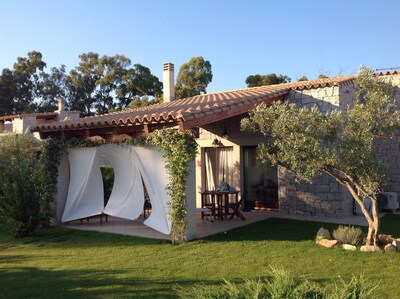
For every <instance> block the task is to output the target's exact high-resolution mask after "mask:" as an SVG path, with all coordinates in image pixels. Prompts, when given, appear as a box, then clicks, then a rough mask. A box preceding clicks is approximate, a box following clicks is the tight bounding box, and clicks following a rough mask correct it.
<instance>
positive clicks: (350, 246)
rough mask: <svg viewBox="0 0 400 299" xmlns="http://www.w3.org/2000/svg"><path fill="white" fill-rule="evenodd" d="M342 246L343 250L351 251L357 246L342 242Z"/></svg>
mask: <svg viewBox="0 0 400 299" xmlns="http://www.w3.org/2000/svg"><path fill="white" fill-rule="evenodd" d="M342 247H343V249H344V250H351V251H356V250H357V247H356V246H354V245H350V244H342Z"/></svg>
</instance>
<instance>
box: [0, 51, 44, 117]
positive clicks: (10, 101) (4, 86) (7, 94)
mask: <svg viewBox="0 0 400 299" xmlns="http://www.w3.org/2000/svg"><path fill="white" fill-rule="evenodd" d="M27 56H28V57H18V58H17V62H16V63H14V66H13V69H12V70H10V69H3V71H2V74H1V76H0V103H1V105H0V115H4V114H5V115H10V114H18V113H22V112H33V111H35V109H36V103H35V102H34V100H35V99H36V97H38V96H39V94H40V89H41V75H42V73H43V69H44V68H45V67H46V63H45V62H44V61H43V60H42V54H41V53H40V52H37V51H32V52H28V55H27Z"/></svg>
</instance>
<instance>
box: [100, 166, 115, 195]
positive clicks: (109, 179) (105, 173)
mask: <svg viewBox="0 0 400 299" xmlns="http://www.w3.org/2000/svg"><path fill="white" fill-rule="evenodd" d="M100 171H101V176H102V178H103V187H104V200H105V201H108V199H109V198H110V195H111V192H112V188H113V186H114V169H113V168H112V167H110V166H108V165H101V166H100Z"/></svg>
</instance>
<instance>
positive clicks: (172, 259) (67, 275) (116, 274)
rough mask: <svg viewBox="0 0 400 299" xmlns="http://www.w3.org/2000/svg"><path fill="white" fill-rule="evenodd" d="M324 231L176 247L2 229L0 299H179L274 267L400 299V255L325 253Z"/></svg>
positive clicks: (233, 233)
mask: <svg viewBox="0 0 400 299" xmlns="http://www.w3.org/2000/svg"><path fill="white" fill-rule="evenodd" d="M387 220H389V221H387ZM321 225H324V226H325V227H326V228H328V229H330V230H332V229H334V228H335V227H337V225H336V224H327V223H320V222H312V221H298V220H291V219H279V218H270V219H267V220H264V221H260V222H257V223H252V224H247V225H245V226H243V227H240V228H236V229H233V230H230V231H228V232H227V233H226V234H224V233H221V234H217V235H214V236H211V237H208V238H204V239H201V240H195V241H192V242H188V243H185V244H183V245H180V246H178V247H176V246H170V245H169V242H168V241H166V240H156V239H147V238H139V237H133V236H126V235H118V234H109V233H100V232H94V231H83V230H77V229H67V228H63V227H55V228H53V227H52V228H50V229H46V230H37V231H36V232H35V234H34V235H33V236H31V237H27V238H24V239H15V238H12V237H10V236H9V235H8V234H6V233H4V232H3V231H2V230H1V229H0V260H1V273H2V276H1V278H2V279H0V289H1V290H2V298H41V299H48V298H51V299H53V298H70V297H71V296H73V298H76V299H79V298H143V297H145V298H177V295H176V293H175V291H174V289H173V288H174V287H176V285H181V286H182V287H183V288H187V289H189V288H191V287H194V286H196V285H198V284H203V285H204V284H205V285H208V286H213V287H214V289H220V288H221V286H222V285H223V283H224V282H223V280H222V278H225V279H226V280H228V281H233V282H235V283H237V284H242V282H243V280H242V279H241V278H243V277H247V278H248V279H250V280H252V281H257V280H259V277H260V276H261V277H265V276H266V275H267V274H268V273H266V272H265V270H266V265H268V263H271V261H273V264H275V265H281V267H283V268H284V269H286V270H288V271H290V272H291V273H298V274H300V275H301V276H304V277H306V278H307V279H308V280H309V281H310V282H317V283H318V284H323V286H324V287H327V288H328V287H329V286H331V289H334V282H337V285H338V287H341V282H340V278H339V277H343V279H344V281H346V282H349V281H350V279H351V276H352V274H354V275H355V276H357V277H358V276H359V275H360V274H361V273H364V277H368V281H369V282H370V283H373V284H377V283H379V282H380V283H379V285H378V287H377V289H376V291H375V295H376V296H375V298H398V281H399V275H398V273H399V271H398V268H399V267H398V265H399V264H400V254H370V255H368V256H366V254H365V253H363V252H360V251H356V252H351V253H349V252H347V251H344V250H325V249H324V248H322V247H320V246H316V244H315V242H314V241H313V237H314V235H315V232H316V231H317V230H318V228H320V227H321ZM77 226H79V224H77ZM385 227H387V228H391V229H392V230H389V231H385V230H384V228H385ZM278 228H279V229H278ZM393 228H395V231H393ZM396 231H397V232H398V233H397V234H395V233H396ZM382 232H383V233H385V234H388V233H392V234H394V235H396V236H400V215H385V216H383V217H382ZM61 255H62V257H63V258H61ZM127 256H129V258H128V259H127V258H126V257H127ZM68 257H70V258H69V259H68ZM94 261H96V265H94V264H93V263H94ZM383 265H384V268H382V267H383ZM138 267H139V268H138ZM54 269H58V271H54ZM380 269H382V271H380ZM383 269H384V270H383ZM267 270H268V268H267ZM377 271H379V273H378V272H377ZM32 277H37V278H38V279H32ZM77 277H79V278H81V277H84V278H85V279H84V280H82V279H77ZM21 281H23V282H24V287H21ZM82 287H84V288H85V290H86V291H84V290H82ZM71 290H76V291H71Z"/></svg>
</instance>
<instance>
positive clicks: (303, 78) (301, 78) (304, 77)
mask: <svg viewBox="0 0 400 299" xmlns="http://www.w3.org/2000/svg"><path fill="white" fill-rule="evenodd" d="M297 81H298V82H301V81H308V78H307V76H301V77H300V78H299V79H298V80H297Z"/></svg>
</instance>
